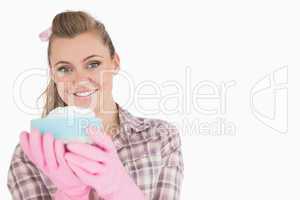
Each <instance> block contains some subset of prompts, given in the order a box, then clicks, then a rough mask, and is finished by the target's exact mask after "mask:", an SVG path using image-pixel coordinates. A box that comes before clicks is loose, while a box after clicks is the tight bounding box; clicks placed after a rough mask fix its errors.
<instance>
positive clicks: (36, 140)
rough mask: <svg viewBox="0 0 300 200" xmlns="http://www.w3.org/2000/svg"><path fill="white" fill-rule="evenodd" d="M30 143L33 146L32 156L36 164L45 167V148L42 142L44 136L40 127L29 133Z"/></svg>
mask: <svg viewBox="0 0 300 200" xmlns="http://www.w3.org/2000/svg"><path fill="white" fill-rule="evenodd" d="M29 145H30V147H31V150H32V151H31V153H32V158H33V159H34V160H35V162H36V163H35V164H37V165H38V166H40V167H44V163H45V161H44V156H43V155H44V152H43V151H44V150H43V143H42V136H41V134H40V132H39V130H38V129H33V130H32V132H31V134H29Z"/></svg>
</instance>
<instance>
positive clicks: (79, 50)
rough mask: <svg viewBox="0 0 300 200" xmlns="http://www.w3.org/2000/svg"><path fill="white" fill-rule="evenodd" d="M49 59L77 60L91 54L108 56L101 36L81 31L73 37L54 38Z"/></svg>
mask: <svg viewBox="0 0 300 200" xmlns="http://www.w3.org/2000/svg"><path fill="white" fill-rule="evenodd" d="M51 45H52V46H51V60H52V62H56V61H59V60H65V61H77V60H78V61H79V60H82V59H83V58H86V57H87V56H90V55H92V54H98V55H101V56H103V57H107V56H109V51H108V48H107V47H106V46H105V45H104V44H103V42H102V40H101V38H100V37H99V36H98V35H96V34H95V33H92V32H86V33H81V34H80V35H78V36H76V37H74V38H55V39H54V40H53V42H52V44H51Z"/></svg>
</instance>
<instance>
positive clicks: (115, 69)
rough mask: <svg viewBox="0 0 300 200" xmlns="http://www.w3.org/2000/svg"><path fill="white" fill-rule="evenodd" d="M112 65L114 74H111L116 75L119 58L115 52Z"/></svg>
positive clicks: (118, 67) (118, 69)
mask: <svg viewBox="0 0 300 200" xmlns="http://www.w3.org/2000/svg"><path fill="white" fill-rule="evenodd" d="M113 64H114V72H113V74H114V75H115V74H117V73H118V72H119V71H120V57H119V54H118V53H117V52H115V55H114V57H113Z"/></svg>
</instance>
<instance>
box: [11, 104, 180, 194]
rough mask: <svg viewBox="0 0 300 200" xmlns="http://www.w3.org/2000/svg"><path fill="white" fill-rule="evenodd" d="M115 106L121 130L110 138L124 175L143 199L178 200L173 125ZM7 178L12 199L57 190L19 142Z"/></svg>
mask: <svg viewBox="0 0 300 200" xmlns="http://www.w3.org/2000/svg"><path fill="white" fill-rule="evenodd" d="M117 107H118V110H119V119H120V125H121V129H120V132H119V134H117V135H114V136H113V138H112V141H113V142H114V145H115V147H116V149H117V152H118V155H119V158H120V160H121V161H122V163H123V165H124V167H125V169H126V170H127V171H128V174H129V175H130V176H131V177H132V179H133V180H134V181H135V183H136V184H137V186H138V187H139V188H140V189H141V190H142V191H143V192H144V194H145V196H146V199H151V200H178V199H180V189H181V185H182V180H183V169H184V165H183V159H182V153H181V140H180V136H179V133H178V131H177V129H176V128H175V126H173V125H171V124H170V123H168V122H166V121H163V120H159V119H148V118H141V117H135V116H133V115H131V114H130V113H129V112H128V111H127V110H125V109H123V108H122V107H120V106H119V105H118V104H117ZM7 181H8V182H7V185H8V188H9V190H10V192H11V194H12V197H13V199H15V200H18V199H22V200H29V199H30V200H34V199H40V200H41V199H45V200H46V199H47V200H49V199H52V198H53V195H54V193H55V191H56V190H57V188H56V187H55V185H53V183H52V182H51V181H50V180H49V178H48V177H46V176H45V175H44V174H43V173H42V172H41V171H40V170H39V169H37V168H36V166H35V165H34V164H33V163H32V162H31V161H30V160H28V158H27V157H26V156H25V154H24V152H23V151H22V149H21V147H20V145H19V144H18V145H17V146H16V148H15V152H14V154H13V157H12V160H11V164H10V168H9V171H8V180H7ZM93 193H94V194H95V191H93ZM125 198H127V197H124V199H125ZM95 199H101V198H100V197H96V198H95Z"/></svg>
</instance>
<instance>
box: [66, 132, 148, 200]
mask: <svg viewBox="0 0 300 200" xmlns="http://www.w3.org/2000/svg"><path fill="white" fill-rule="evenodd" d="M87 133H88V135H89V136H90V138H91V139H92V141H93V143H94V144H93V145H91V144H83V143H68V144H67V146H66V147H67V150H68V152H67V153H66V154H65V158H66V160H67V162H68V164H69V166H70V167H71V168H72V169H73V171H74V172H75V173H76V174H77V176H78V177H79V178H80V179H81V180H82V182H84V183H85V184H86V185H89V186H91V187H92V188H94V189H95V190H96V191H97V193H98V195H99V196H100V197H102V198H104V199H105V200H120V199H124V197H126V198H127V199H131V200H142V199H145V197H144V194H143V192H142V191H141V190H140V189H139V188H138V186H137V185H136V184H135V182H134V181H133V180H132V178H131V177H130V176H129V175H128V173H127V171H126V169H125V168H124V166H123V165H122V163H121V161H120V159H119V157H118V154H117V151H116V149H115V147H114V144H113V142H112V140H111V138H110V136H108V135H105V134H104V132H103V130H102V129H98V128H95V127H88V128H87Z"/></svg>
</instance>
